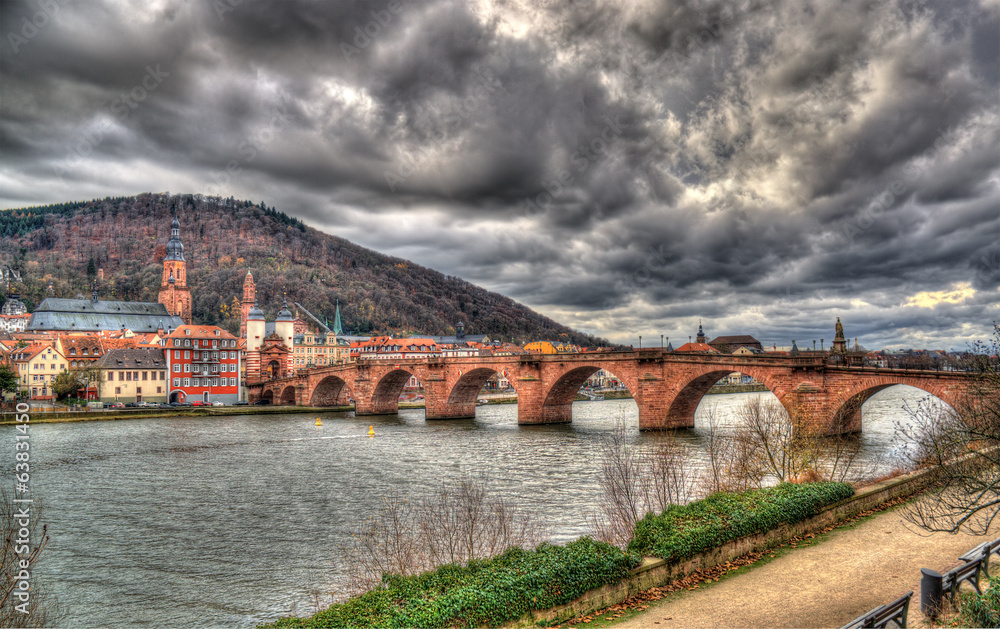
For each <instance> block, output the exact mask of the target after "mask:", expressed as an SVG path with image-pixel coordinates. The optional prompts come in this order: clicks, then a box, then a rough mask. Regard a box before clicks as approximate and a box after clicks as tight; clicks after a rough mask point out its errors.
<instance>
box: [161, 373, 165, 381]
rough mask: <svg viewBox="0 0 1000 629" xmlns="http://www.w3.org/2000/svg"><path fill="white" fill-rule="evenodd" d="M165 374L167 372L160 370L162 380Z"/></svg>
mask: <svg viewBox="0 0 1000 629" xmlns="http://www.w3.org/2000/svg"><path fill="white" fill-rule="evenodd" d="M164 375H165V374H164V372H162V371H161V372H160V380H163V376H164Z"/></svg>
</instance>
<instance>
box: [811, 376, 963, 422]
mask: <svg viewBox="0 0 1000 629" xmlns="http://www.w3.org/2000/svg"><path fill="white" fill-rule="evenodd" d="M898 385H908V386H911V387H914V388H916V389H920V390H922V391H924V392H925V393H928V394H930V395H932V396H933V397H935V398H937V399H938V400H940V401H941V402H943V403H944V404H947V405H948V406H950V407H952V408H953V409H954V408H955V407H956V405H957V403H958V400H956V399H955V397H954V396H953V395H952V394H951V392H950V391H948V390H947V388H945V386H943V385H942V384H941V383H936V382H933V381H931V382H924V381H921V380H920V379H916V378H912V377H907V376H894V375H888V374H884V375H878V376H875V377H870V378H865V379H864V380H862V381H860V382H857V383H855V384H854V385H853V386H851V387H850V388H849V389H847V391H846V392H844V393H843V394H841V395H839V396H838V397H837V398H835V400H834V402H833V404H831V405H830V411H831V412H832V413H833V419H832V420H831V421H832V426H831V428H832V429H833V430H835V431H836V432H838V433H846V432H861V420H862V417H861V410H862V409H861V407H862V405H863V404H864V403H865V402H867V401H868V400H869V399H870V398H871V397H872V396H873V395H875V394H876V393H878V392H879V391H884V390H885V389H888V388H890V387H894V386H898Z"/></svg>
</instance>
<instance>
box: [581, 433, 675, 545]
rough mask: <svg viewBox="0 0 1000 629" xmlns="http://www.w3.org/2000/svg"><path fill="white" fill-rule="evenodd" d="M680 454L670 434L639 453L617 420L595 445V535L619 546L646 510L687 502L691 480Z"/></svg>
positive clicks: (654, 510) (624, 542)
mask: <svg viewBox="0 0 1000 629" xmlns="http://www.w3.org/2000/svg"><path fill="white" fill-rule="evenodd" d="M685 454H686V453H685V452H684V447H683V445H682V444H681V443H680V442H679V441H678V440H677V439H676V438H675V437H673V436H672V435H667V436H666V437H665V438H664V439H663V440H662V441H660V442H659V443H657V444H656V445H654V446H653V447H652V448H651V450H650V451H649V452H647V453H643V452H642V451H641V450H640V448H639V447H638V446H637V445H636V444H635V443H633V442H632V441H631V439H630V438H629V434H628V429H627V428H626V427H625V423H624V420H623V419H622V418H619V420H618V422H617V424H616V425H615V427H614V428H613V429H612V430H611V431H610V432H609V433H608V434H607V435H606V436H605V437H604V439H603V441H602V443H601V458H602V460H601V478H600V485H601V506H600V512H599V514H598V515H597V516H595V517H593V518H592V519H591V528H592V529H593V530H594V534H595V536H596V537H597V538H598V539H601V540H603V541H606V542H608V543H610V544H615V545H617V546H620V547H622V548H624V547H625V546H626V545H627V544H628V542H629V540H631V539H632V531H633V529H634V528H635V525H636V522H638V521H639V520H641V519H642V518H643V517H644V516H645V515H646V514H647V513H651V512H656V513H658V512H661V511H663V510H665V509H666V508H667V507H669V506H670V505H671V504H682V503H684V502H687V501H689V500H690V499H691V498H692V495H693V492H694V485H695V482H694V481H695V479H694V477H693V476H692V475H691V474H690V473H689V471H688V468H687V463H686V461H687V459H686V456H685Z"/></svg>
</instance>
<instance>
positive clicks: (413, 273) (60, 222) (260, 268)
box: [0, 194, 603, 345]
mask: <svg viewBox="0 0 1000 629" xmlns="http://www.w3.org/2000/svg"><path fill="white" fill-rule="evenodd" d="M174 212H176V214H177V216H178V218H179V219H180V221H181V239H182V240H183V242H184V247H185V251H184V255H185V258H186V260H187V266H188V286H189V287H190V288H191V294H192V302H193V303H192V310H193V316H194V319H195V320H196V321H199V322H202V323H212V324H218V325H222V326H224V327H226V328H228V329H229V330H231V331H234V332H235V331H236V330H237V329H238V327H239V308H238V306H237V307H236V308H235V309H234V308H233V307H232V306H233V301H234V299H237V300H238V299H239V297H240V296H241V295H242V285H243V278H244V276H245V275H246V272H247V269H250V270H251V271H252V272H253V275H254V279H255V281H256V284H257V295H258V299H259V302H260V306H261V308H262V309H263V310H264V312H265V314H266V316H267V317H268V318H269V319H270V318H273V317H274V316H275V314H276V312H277V310H278V309H279V308H280V307H281V296H282V294H283V293H287V294H288V301H289V303H291V302H293V301H297V302H299V303H301V304H302V305H303V306H305V307H306V308H307V309H309V310H310V311H311V312H312V313H313V314H314V315H316V316H317V317H320V318H323V317H328V318H329V320H330V321H332V320H333V316H334V309H335V304H336V300H338V299H339V300H340V308H341V316H342V320H343V323H344V328H345V330H346V331H349V332H357V333H362V334H370V333H380V334H381V333H391V334H396V335H402V334H409V333H416V332H422V333H428V334H452V333H454V330H455V324H456V323H457V322H458V321H459V320H462V321H464V322H465V326H466V330H467V332H468V333H474V334H483V333H485V334H490V335H491V336H493V337H502V338H503V339H504V340H514V341H521V342H527V341H529V340H533V339H552V340H556V339H558V340H562V341H569V342H572V343H577V344H583V345H595V344H603V342H602V341H601V340H600V339H594V338H593V337H589V336H586V335H584V334H580V333H579V332H576V331H574V330H571V329H570V328H567V327H566V326H563V325H560V324H558V323H556V322H555V321H552V320H551V319H548V318H546V317H543V316H542V315H540V314H538V313H536V312H534V311H532V310H531V309H529V308H527V307H525V306H523V305H521V304H518V303H517V302H515V301H513V300H511V299H509V298H507V297H504V296H502V295H498V294H496V293H491V292H489V291H486V290H484V289H482V288H479V287H477V286H474V285H472V284H470V283H468V282H466V281H464V280H462V279H460V278H457V277H448V276H445V275H442V274H441V273H438V272H437V271H434V270H432V269H428V268H424V267H422V266H419V265H417V264H413V263H412V262H409V261H407V260H402V259H400V258H393V257H390V256H386V255H383V254H380V253H377V252H375V251H372V250H370V249H365V248H364V247H359V246H358V245H355V244H353V243H351V242H348V241H347V240H344V239H343V238H338V237H336V236H331V235H329V234H325V233H323V232H320V231H318V230H316V229H313V228H311V227H307V226H306V225H304V224H303V223H302V222H301V221H299V220H297V219H294V218H291V217H289V216H287V215H285V214H283V213H282V212H279V211H277V210H275V209H274V208H268V207H266V205H264V204H253V203H251V202H249V201H237V200H234V199H232V198H229V199H220V198H218V197H202V196H200V195H166V194H141V195H138V196H135V197H119V198H105V199H95V200H93V201H86V202H73V203H64V204H57V205H49V206H45V207H32V208H24V209H17V210H5V211H2V212H0V265H3V269H4V270H6V268H8V267H9V268H10V269H12V270H14V271H17V272H18V273H20V276H21V282H20V283H14V282H12V283H11V286H10V289H9V292H16V291H18V292H20V293H21V294H22V300H23V301H25V303H26V304H27V305H28V306H29V308H31V307H33V306H34V305H35V304H37V303H39V302H40V301H41V300H42V299H43V298H45V296H47V295H48V294H50V293H49V292H48V286H49V284H50V282H51V284H52V292H51V294H52V295H54V296H56V297H73V296H75V295H77V294H87V295H89V294H90V285H91V282H92V281H93V279H94V278H95V276H96V274H97V272H98V269H102V270H103V277H104V280H103V281H101V282H99V286H100V292H101V295H102V298H103V299H112V298H117V299H124V300H132V301H156V295H157V291H158V289H159V284H160V270H161V268H162V267H161V261H162V259H163V256H164V251H165V244H166V242H167V239H168V237H169V233H170V220H171V217H172V215H173V213H174ZM91 260H93V262H91Z"/></svg>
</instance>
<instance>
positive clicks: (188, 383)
mask: <svg viewBox="0 0 1000 629" xmlns="http://www.w3.org/2000/svg"><path fill="white" fill-rule="evenodd" d="M184 386H186V387H189V386H191V378H184Z"/></svg>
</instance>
